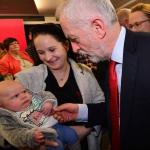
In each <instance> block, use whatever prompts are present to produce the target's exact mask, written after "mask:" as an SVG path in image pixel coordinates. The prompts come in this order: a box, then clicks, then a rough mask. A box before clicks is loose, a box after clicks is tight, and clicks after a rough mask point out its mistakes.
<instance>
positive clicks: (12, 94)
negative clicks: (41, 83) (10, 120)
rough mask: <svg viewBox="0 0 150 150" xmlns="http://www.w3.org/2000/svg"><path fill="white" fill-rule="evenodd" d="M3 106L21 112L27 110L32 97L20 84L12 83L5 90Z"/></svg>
mask: <svg viewBox="0 0 150 150" xmlns="http://www.w3.org/2000/svg"><path fill="white" fill-rule="evenodd" d="M1 98H2V106H3V108H5V109H8V110H11V111H14V112H19V111H23V110H25V109H26V108H27V107H28V106H29V105H30V103H31V98H32V95H31V94H30V93H29V92H28V91H27V90H26V89H25V88H24V87H23V86H22V85H21V84H19V83H12V85H11V86H9V87H8V88H5V91H4V93H3V96H2V97H1Z"/></svg>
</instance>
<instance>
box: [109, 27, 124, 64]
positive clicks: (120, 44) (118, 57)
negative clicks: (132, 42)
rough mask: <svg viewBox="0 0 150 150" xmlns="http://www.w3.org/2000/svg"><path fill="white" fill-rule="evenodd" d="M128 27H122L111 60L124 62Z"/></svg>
mask: <svg viewBox="0 0 150 150" xmlns="http://www.w3.org/2000/svg"><path fill="white" fill-rule="evenodd" d="M125 34H126V29H125V27H121V31H120V34H119V37H118V39H117V42H116V44H115V47H114V49H113V52H112V55H111V60H114V61H115V62H118V63H119V64H122V63H123V49H124V41H125Z"/></svg>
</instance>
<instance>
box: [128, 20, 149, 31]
mask: <svg viewBox="0 0 150 150" xmlns="http://www.w3.org/2000/svg"><path fill="white" fill-rule="evenodd" d="M147 21H150V19H146V20H142V21H139V22H135V23H134V24H129V25H128V27H129V29H133V28H134V27H135V28H138V27H139V26H140V25H142V24H143V23H144V22H147Z"/></svg>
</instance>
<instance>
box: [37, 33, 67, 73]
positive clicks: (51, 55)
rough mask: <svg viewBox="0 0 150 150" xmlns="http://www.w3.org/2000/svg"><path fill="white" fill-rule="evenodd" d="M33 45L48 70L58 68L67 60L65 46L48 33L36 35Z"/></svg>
mask: <svg viewBox="0 0 150 150" xmlns="http://www.w3.org/2000/svg"><path fill="white" fill-rule="evenodd" d="M34 45H35V48H36V51H37V53H38V55H39V58H40V59H41V61H42V62H43V63H44V64H46V65H47V66H48V67H49V69H50V70H59V69H61V68H62V67H63V66H64V64H65V63H66V62H67V46H65V45H63V44H62V43H61V42H59V41H57V40H56V39H55V38H54V37H52V36H50V35H48V34H46V35H38V36H37V37H36V38H35V39H34Z"/></svg>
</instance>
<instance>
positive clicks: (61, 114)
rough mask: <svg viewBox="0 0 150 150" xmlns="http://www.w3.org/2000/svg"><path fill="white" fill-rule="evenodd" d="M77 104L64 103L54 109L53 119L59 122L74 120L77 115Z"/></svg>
mask: <svg viewBox="0 0 150 150" xmlns="http://www.w3.org/2000/svg"><path fill="white" fill-rule="evenodd" d="M78 109H79V108H78V104H72V103H66V104H62V105H60V106H57V107H55V108H54V118H55V119H57V120H58V121H59V122H67V121H73V120H76V118H77V115H78Z"/></svg>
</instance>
